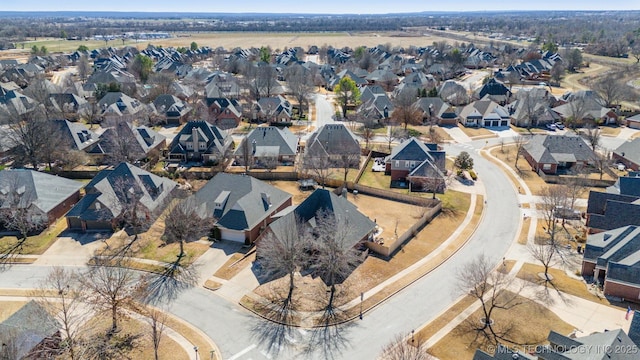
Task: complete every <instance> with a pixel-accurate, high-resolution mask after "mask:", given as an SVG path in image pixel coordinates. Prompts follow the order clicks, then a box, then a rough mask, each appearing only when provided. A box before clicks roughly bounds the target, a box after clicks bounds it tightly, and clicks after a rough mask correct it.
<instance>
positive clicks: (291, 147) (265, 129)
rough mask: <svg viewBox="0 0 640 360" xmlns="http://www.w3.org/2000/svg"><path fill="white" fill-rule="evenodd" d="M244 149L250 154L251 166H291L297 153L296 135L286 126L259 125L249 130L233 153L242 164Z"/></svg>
mask: <svg viewBox="0 0 640 360" xmlns="http://www.w3.org/2000/svg"><path fill="white" fill-rule="evenodd" d="M245 150H246V151H249V152H250V154H251V155H250V157H249V159H250V161H251V167H258V168H264V167H276V166H278V165H286V166H292V165H293V164H294V162H295V159H296V154H297V153H298V137H297V136H296V135H294V134H293V133H292V132H291V130H289V129H288V128H278V127H275V126H261V127H257V128H255V129H253V130H251V132H250V133H249V134H248V135H247V136H245V137H244V139H242V142H241V143H240V146H238V148H237V149H236V151H235V152H234V154H233V156H234V158H235V160H236V162H237V163H238V164H240V165H243V166H244V160H245ZM272 160H275V161H272Z"/></svg>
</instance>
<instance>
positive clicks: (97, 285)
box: [80, 259, 143, 335]
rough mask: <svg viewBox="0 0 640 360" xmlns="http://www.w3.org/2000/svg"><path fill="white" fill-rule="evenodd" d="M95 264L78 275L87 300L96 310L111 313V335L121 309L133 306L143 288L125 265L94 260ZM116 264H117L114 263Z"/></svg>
mask: <svg viewBox="0 0 640 360" xmlns="http://www.w3.org/2000/svg"><path fill="white" fill-rule="evenodd" d="M96 262H97V264H98V265H97V266H94V267H93V268H91V269H90V270H89V271H88V272H86V273H85V274H83V275H82V276H81V277H80V281H81V283H82V286H84V288H85V289H86V290H87V302H88V303H89V304H91V305H92V306H94V308H95V309H96V310H97V311H108V312H109V313H110V315H111V330H109V334H110V335H113V334H115V333H116V332H117V331H118V320H119V319H120V317H121V316H122V315H123V311H124V310H125V309H126V308H129V307H135V302H136V300H138V299H140V298H141V296H140V295H141V291H142V290H143V289H142V288H141V287H140V286H139V285H140V282H139V278H138V276H136V275H135V273H134V272H133V271H132V270H130V269H128V268H125V267H121V266H113V265H114V264H111V263H108V262H106V263H105V262H104V261H102V260H100V259H99V260H96ZM115 265H118V264H115Z"/></svg>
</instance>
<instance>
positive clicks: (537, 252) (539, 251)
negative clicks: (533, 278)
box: [527, 242, 556, 283]
mask: <svg viewBox="0 0 640 360" xmlns="http://www.w3.org/2000/svg"><path fill="white" fill-rule="evenodd" d="M527 250H529V254H531V257H533V258H534V259H535V260H536V261H538V262H539V263H540V264H542V266H543V267H544V281H545V283H548V282H551V278H550V277H549V268H551V267H552V266H553V264H554V261H555V255H556V247H555V246H552V245H549V244H547V243H546V242H541V243H536V244H527Z"/></svg>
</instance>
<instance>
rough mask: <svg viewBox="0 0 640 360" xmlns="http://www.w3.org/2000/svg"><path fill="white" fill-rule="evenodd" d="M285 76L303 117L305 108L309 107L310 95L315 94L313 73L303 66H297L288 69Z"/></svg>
mask: <svg viewBox="0 0 640 360" xmlns="http://www.w3.org/2000/svg"><path fill="white" fill-rule="evenodd" d="M285 76H286V79H287V83H288V85H289V89H290V90H291V94H292V95H293V96H294V97H295V98H296V100H298V109H299V111H298V115H299V116H300V117H302V114H303V113H304V107H305V106H306V107H308V106H309V100H308V98H309V95H310V94H311V93H312V92H313V78H312V77H311V72H310V71H309V70H307V69H306V68H304V67H303V66H302V65H300V64H295V65H291V66H289V67H288V68H287V69H286V74H285Z"/></svg>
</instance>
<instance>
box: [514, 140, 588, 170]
mask: <svg viewBox="0 0 640 360" xmlns="http://www.w3.org/2000/svg"><path fill="white" fill-rule="evenodd" d="M522 155H523V156H524V158H525V159H526V160H527V162H528V163H529V165H531V169H532V170H533V171H536V172H539V171H542V172H544V173H545V174H558V173H562V172H566V171H570V170H571V168H572V167H574V166H576V165H583V166H586V165H588V164H590V163H591V162H593V160H594V159H595V158H596V154H595V153H594V152H593V150H591V148H590V147H589V145H588V144H587V143H586V142H585V141H584V139H583V138H581V137H579V136H567V135H535V136H532V137H531V140H529V142H527V143H526V144H525V145H524V146H523V147H522Z"/></svg>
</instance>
